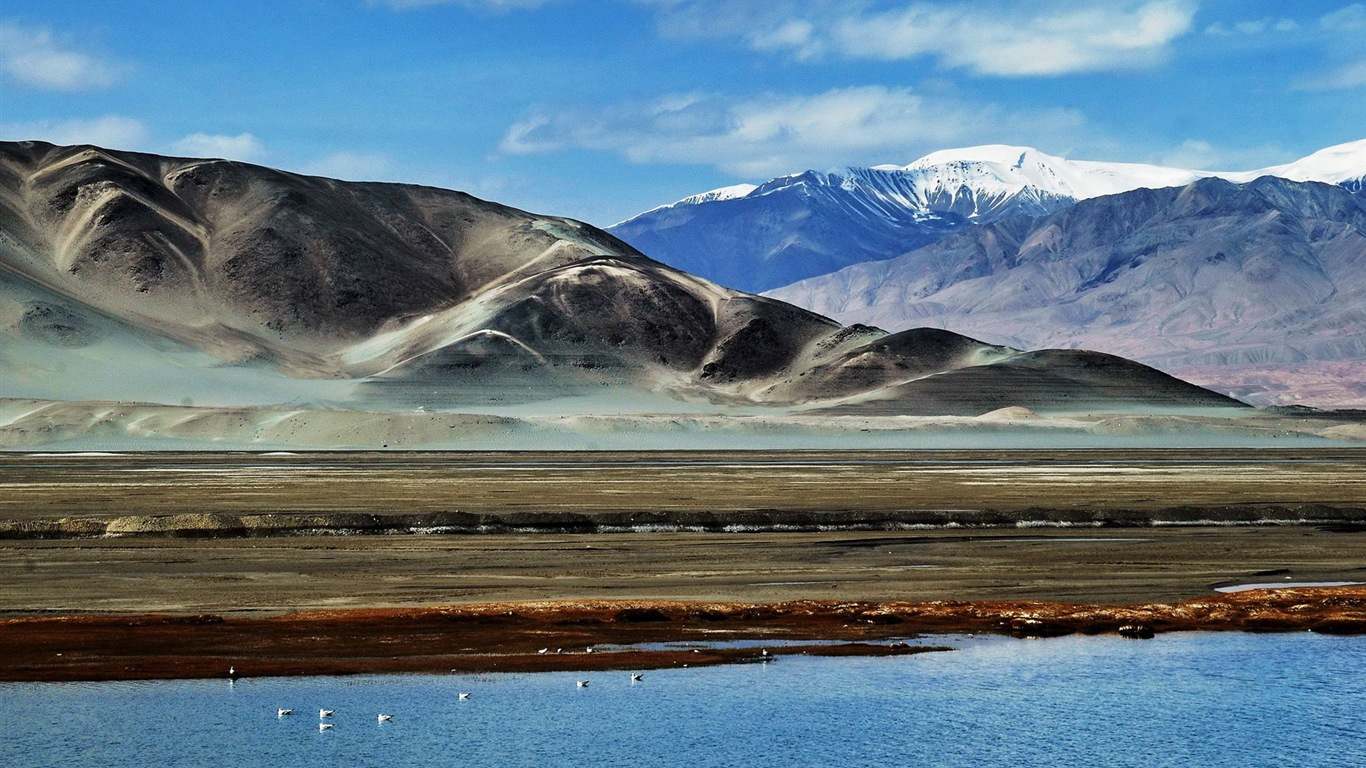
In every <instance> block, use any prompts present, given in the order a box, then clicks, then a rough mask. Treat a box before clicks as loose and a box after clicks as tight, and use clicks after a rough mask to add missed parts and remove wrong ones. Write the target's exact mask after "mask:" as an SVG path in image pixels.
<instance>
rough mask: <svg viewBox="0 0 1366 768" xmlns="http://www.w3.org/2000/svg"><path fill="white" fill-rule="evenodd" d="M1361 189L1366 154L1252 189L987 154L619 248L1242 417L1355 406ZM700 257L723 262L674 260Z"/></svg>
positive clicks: (863, 179) (792, 184) (773, 202)
mask: <svg viewBox="0 0 1366 768" xmlns="http://www.w3.org/2000/svg"><path fill="white" fill-rule="evenodd" d="M1363 179H1366V140H1363V141H1357V142H1351V143H1348V144H1343V145H1339V146H1336V147H1330V148H1328V149H1325V150H1321V151H1319V152H1316V153H1314V154H1312V155H1310V156H1308V157H1306V158H1304V159H1302V160H1299V161H1296V162H1293V163H1289V164H1286V165H1282V166H1275V167H1271V168H1264V169H1260V170H1256V171H1247V172H1240V173H1208V172H1200V171H1187V170H1181V169H1173V168H1163V167H1158V166H1144V165H1132V164H1121V163H1097V162H1082V161H1069V160H1063V159H1061V158H1056V157H1050V156H1048V155H1044V154H1042V153H1039V152H1036V151H1035V150H1032V149H1028V148H1021V147H1003V146H989V147H975V148H969V149H962V150H949V151H944V152H936V153H933V154H931V155H928V156H926V157H924V158H922V159H920V160H917V161H916V162H914V163H912V164H910V165H909V166H905V167H888V166H882V167H877V168H870V169H846V170H844V171H839V172H832V173H827V174H817V173H810V172H808V173H805V174H797V175H794V176H788V177H783V178H782V179H775V180H773V181H771V182H768V183H767V184H765V185H762V186H759V187H753V188H747V187H739V188H732V189H730V190H729V191H728V192H727V191H724V190H723V192H725V193H724V194H704V195H700V196H696V197H695V198H689V199H688V200H685V201H681V202H680V203H677V204H674V205H672V206H665V207H663V208H659V209H655V210H654V211H650V212H647V213H645V214H642V215H641V216H638V217H635V218H633V219H631V220H629V221H628V222H624V223H623V224H621V225H618V226H617V227H615V228H614V231H616V232H617V233H618V234H621V235H622V236H624V237H626V238H627V239H628V240H632V241H633V242H636V243H637V244H650V245H648V246H647V247H653V248H654V250H653V251H652V253H654V255H657V256H659V257H660V258H662V259H664V260H665V261H668V262H670V263H675V264H681V265H682V266H683V267H684V268H697V269H698V270H699V271H700V272H701V273H702V274H707V273H708V269H709V268H710V267H711V264H712V263H722V264H724V265H725V270H729V271H730V272H732V273H737V274H741V275H743V276H744V277H743V280H744V283H745V284H746V285H749V286H751V287H754V288H758V289H761V290H764V295H768V296H772V297H775V298H780V299H783V300H784V301H789V302H792V303H794V304H797V305H799V306H802V307H805V308H807V309H811V310H813V311H816V312H820V313H822V314H826V315H829V316H831V317H835V318H837V319H839V320H841V321H843V322H857V323H865V324H870V325H877V326H880V327H884V328H888V329H892V330H896V329H900V328H909V327H918V326H932V327H939V328H948V329H952V330H955V331H958V332H962V333H967V334H969V335H974V336H977V337H980V338H982V339H983V340H985V341H988V342H991V343H996V344H1007V345H1014V346H1020V347H1025V348H1037V347H1064V348H1087V349H1098V350H1103V351H1105V352H1110V353H1114V354H1119V355H1124V356H1127V357H1133V358H1135V359H1137V360H1140V361H1142V362H1144V363H1147V364H1149V365H1155V366H1158V367H1159V368H1161V369H1163V370H1166V371H1168V372H1171V373H1175V374H1178V375H1181V376H1182V377H1185V378H1190V379H1191V380H1193V381H1198V382H1199V383H1201V384H1204V385H1206V386H1211V387H1213V388H1215V389H1218V390H1220V391H1224V392H1229V393H1232V394H1236V395H1238V396H1239V397H1243V398H1246V399H1249V401H1251V402H1257V403H1262V404H1276V403H1281V404H1288V403H1311V404H1315V405H1324V406H1339V407H1342V406H1352V407H1361V406H1363V405H1366V346H1363V342H1362V341H1361V339H1362V338H1366V335H1364V334H1363V328H1364V327H1366V326H1363V323H1362V321H1361V318H1362V315H1363V313H1366V294H1363V284H1362V280H1361V269H1362V267H1361V264H1362V262H1363V261H1366V248H1363V245H1362V242H1361V239H1360V238H1361V237H1362V235H1361V233H1362V232H1363V231H1366V229H1363V228H1362V226H1361V219H1360V210H1361V202H1362V199H1363V198H1362V196H1361V190H1362V187H1363ZM1159 190H1161V192H1158V191H1159ZM783 232H788V234H787V235H786V236H785V237H780V234H781V233H783ZM688 242H692V243H695V244H697V245H698V247H699V248H701V252H702V253H703V254H704V255H705V257H706V259H709V260H710V261H706V262H704V263H699V262H698V256H697V255H696V254H695V253H692V252H687V253H676V254H675V252H674V251H673V250H672V248H673V247H674V246H673V244H674V243H688ZM775 244H776V245H775ZM704 246H705V247H704ZM813 254H817V255H818V256H819V258H816V257H815V256H813ZM839 261H844V262H847V265H846V266H844V267H840V268H838V269H835V270H832V271H824V272H820V270H824V269H825V267H826V266H828V265H829V264H831V263H836V262H839ZM817 272H819V274H810V275H808V276H806V277H803V278H801V279H798V280H795V281H792V282H790V283H789V284H782V283H783V282H784V281H787V280H789V278H792V277H793V275H794V274H805V273H817ZM761 287H762V288H761Z"/></svg>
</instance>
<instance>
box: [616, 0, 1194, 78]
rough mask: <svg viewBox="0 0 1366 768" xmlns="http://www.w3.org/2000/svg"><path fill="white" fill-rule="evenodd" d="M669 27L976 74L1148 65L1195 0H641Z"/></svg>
mask: <svg viewBox="0 0 1366 768" xmlns="http://www.w3.org/2000/svg"><path fill="white" fill-rule="evenodd" d="M637 1H638V2H641V3H644V4H647V5H653V6H655V7H657V8H658V10H659V13H660V24H661V27H662V28H663V30H664V31H665V32H666V33H667V34H672V35H674V36H681V37H697V36H711V37H737V38H740V39H741V40H743V41H744V42H745V43H746V44H747V45H748V46H749V47H751V48H753V49H755V50H758V51H769V52H774V51H785V52H788V53H790V54H791V55H793V56H794V57H796V58H797V59H799V60H813V59H818V58H822V57H826V56H839V57H844V58H857V59H880V60H887V61H895V60H907V59H917V58H928V59H932V60H934V61H935V62H937V63H938V64H939V65H940V66H941V67H944V68H948V69H964V70H967V71H969V72H972V73H974V74H978V75H991V76H1007V77H1020V76H1053V75H1063V74H1069V73H1076V72H1101V71H1111V70H1119V69H1129V68H1135V67H1143V66H1149V65H1152V64H1154V63H1157V62H1160V61H1162V60H1164V59H1165V58H1166V56H1167V55H1168V53H1169V45H1170V43H1171V42H1172V41H1173V40H1175V39H1176V38H1178V37H1180V36H1182V35H1184V34H1186V33H1187V32H1189V31H1190V29H1191V24H1192V20H1193V18H1194V15H1195V8H1196V6H1195V2H1194V0H1144V1H1142V2H1134V1H1133V0H1106V1H1105V2H1099V1H1097V0H1078V1H1073V2H1062V1H1061V0H1039V1H1037V2H1031V3H1007V2H1002V1H1001V0H986V1H984V2H978V3H961V2H957V3H928V2H920V3H913V4H910V5H909V6H906V7H903V8H897V9H893V10H885V11H873V10H869V9H868V7H867V6H866V5H865V4H863V3H832V2H821V1H820V0H814V1H813V2H807V3H793V2H791V1H790V0H769V1H767V2H757V1H756V0H725V2H719V0H637Z"/></svg>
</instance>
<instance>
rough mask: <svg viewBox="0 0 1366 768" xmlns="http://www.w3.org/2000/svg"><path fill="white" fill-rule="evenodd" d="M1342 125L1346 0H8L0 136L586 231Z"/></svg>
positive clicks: (1305, 149)
mask: <svg viewBox="0 0 1366 768" xmlns="http://www.w3.org/2000/svg"><path fill="white" fill-rule="evenodd" d="M1363 137H1366V4H1363V3H1350V2H1343V1H1342V0H1336V1H1332V0H1325V1H1324V2H1296V3H1284V2H1255V1H1251V2H1236V1H1234V0H1137V1H1135V2H1127V1H1126V0H1105V1H1103V2H1087V1H1085V0H1070V1H1063V0H1024V1H1023V2H1021V1H1018V0H1017V1H1016V2H1001V1H998V0H977V2H972V3H960V2H909V3H908V2H881V1H879V0H847V1H845V2H835V1H834V0H804V1H801V2H798V1H795V0H237V1H236V2H185V1H184V0H176V1H174V2H160V1H150V0H149V1H144V2H137V1H136V0H119V1H117V2H115V1H114V0H107V1H104V0H86V1H85V2H68V1H67V0H41V2H37V1H31V0H8V2H6V3H5V4H4V5H3V7H0V138H4V139H45V140H49V141H55V142H58V143H76V142H90V143H96V144H101V145H104V146H111V147H116V148H124V149H139V150H144V151H152V152H159V153H167V154H181V155H190V156H201V155H202V156H217V157H230V158H234V159H241V160H247V161H252V162H259V163H262V164H265V165H271V166H275V167H281V168H286V169H290V170H296V171H302V172H308V173H318V174H322V175H328V176H337V177H341V178H348V179H370V180H386V181H410V182H417V183H424V184H432V185H436V186H443V187H450V188H456V189H462V190H465V191H469V192H471V193H473V194H476V195H479V196H481V197H486V198H490V199H494V200H498V201H501V202H505V203H508V204H510V205H515V206H518V207H522V208H527V209H530V210H535V211H538V212H544V213H556V214H561V215H568V216H574V217H577V218H582V219H585V220H587V221H590V222H592V223H595V224H599V225H608V224H611V223H614V222H616V221H618V220H620V219H623V218H626V217H628V216H630V215H632V214H634V213H637V212H640V211H642V210H645V209H647V208H650V207H653V206H655V205H660V204H663V203H667V202H670V201H672V200H675V199H677V198H680V197H683V196H685V195H688V194H692V193H695V192H700V191H703V190H706V189H710V188H714V187H718V186H724V185H727V184H733V183H737V182H740V181H750V182H758V181H762V180H764V179H767V178H770V177H772V176H777V175H782V174H785V173H792V172H797V171H801V170H804V169H807V168H830V167H835V166H842V165H869V164H881V163H896V164H905V163H909V162H910V161H911V160H914V159H915V158H917V157H919V156H921V155H923V154H925V153H927V152H930V151H933V150H936V149H943V148H948V147H956V146H967V145H972V144H984V143H1008V144H1025V145H1030V146H1035V147H1037V148H1039V149H1041V150H1043V151H1045V152H1049V153H1052V154H1057V155H1063V156H1066V157H1071V158H1074V159H1094V160H1125V161H1134V162H1156V163H1165V164H1171V165H1178V166H1182V167H1191V168H1207V169H1218V170H1245V169H1251V168H1258V167H1263V166H1267V165H1272V164H1275V163H1279V162H1284V161H1288V160H1292V159H1295V158H1297V157H1300V156H1303V155H1306V154H1308V153H1310V152H1312V151H1314V150H1316V149H1319V148H1322V147H1324V146H1329V145H1332V144H1338V143H1341V142H1345V141H1351V140H1355V139H1360V138H1363Z"/></svg>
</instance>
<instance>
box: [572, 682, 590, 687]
mask: <svg viewBox="0 0 1366 768" xmlns="http://www.w3.org/2000/svg"><path fill="white" fill-rule="evenodd" d="M575 682H577V683H578V685H579V687H580V688H587V687H588V681H587V680H577V681H575Z"/></svg>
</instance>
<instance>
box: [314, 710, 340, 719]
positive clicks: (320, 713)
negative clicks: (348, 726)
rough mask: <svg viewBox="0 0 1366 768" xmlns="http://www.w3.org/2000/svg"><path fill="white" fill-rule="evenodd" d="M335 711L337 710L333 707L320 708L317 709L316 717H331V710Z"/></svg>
mask: <svg viewBox="0 0 1366 768" xmlns="http://www.w3.org/2000/svg"><path fill="white" fill-rule="evenodd" d="M336 711H337V710H335V709H320V710H318V717H320V718H322V717H331V716H332V713H333V712H336Z"/></svg>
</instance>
